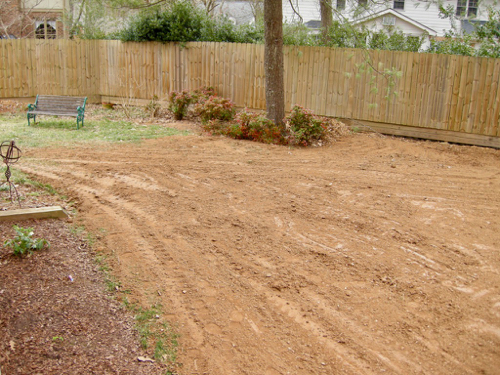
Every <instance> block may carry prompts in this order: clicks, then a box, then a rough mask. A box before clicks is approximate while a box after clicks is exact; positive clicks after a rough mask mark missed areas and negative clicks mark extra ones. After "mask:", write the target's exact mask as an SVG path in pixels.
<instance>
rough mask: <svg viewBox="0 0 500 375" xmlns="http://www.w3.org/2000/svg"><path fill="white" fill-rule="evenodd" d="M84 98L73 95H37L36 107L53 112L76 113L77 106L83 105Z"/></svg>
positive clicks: (39, 109) (38, 109)
mask: <svg viewBox="0 0 500 375" xmlns="http://www.w3.org/2000/svg"><path fill="white" fill-rule="evenodd" d="M85 99H86V98H84V97H74V96H55V95H38V97H37V102H36V109H37V111H46V112H54V113H76V109H77V108H78V106H80V107H84V106H85Z"/></svg>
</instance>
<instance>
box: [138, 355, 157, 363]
mask: <svg viewBox="0 0 500 375" xmlns="http://www.w3.org/2000/svg"><path fill="white" fill-rule="evenodd" d="M137 360H138V361H139V362H151V363H154V362H155V361H154V359H151V358H148V357H142V356H139V357H137Z"/></svg>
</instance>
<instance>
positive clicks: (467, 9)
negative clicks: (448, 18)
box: [456, 0, 478, 18]
mask: <svg viewBox="0 0 500 375" xmlns="http://www.w3.org/2000/svg"><path fill="white" fill-rule="evenodd" d="M477 3H478V0H457V10H456V15H457V16H460V17H467V18H469V17H476V16H477Z"/></svg>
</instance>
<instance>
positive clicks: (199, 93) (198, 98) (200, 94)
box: [191, 86, 217, 104]
mask: <svg viewBox="0 0 500 375" xmlns="http://www.w3.org/2000/svg"><path fill="white" fill-rule="evenodd" d="M211 96H217V92H216V91H215V89H214V88H213V87H211V86H205V87H200V88H199V89H196V90H194V91H192V92H191V97H192V98H193V103H198V104H201V103H204V102H205V101H206V100H208V98H210V97H211Z"/></svg>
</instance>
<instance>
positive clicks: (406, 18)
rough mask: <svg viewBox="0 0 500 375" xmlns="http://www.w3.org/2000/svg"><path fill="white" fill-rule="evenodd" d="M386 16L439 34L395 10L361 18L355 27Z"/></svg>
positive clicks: (430, 33)
mask: <svg viewBox="0 0 500 375" xmlns="http://www.w3.org/2000/svg"><path fill="white" fill-rule="evenodd" d="M386 15H392V16H394V17H396V18H399V19H400V20H402V21H404V22H407V23H409V24H411V25H413V26H414V27H416V28H418V29H421V30H422V31H425V32H427V33H429V35H437V34H438V33H437V31H436V30H434V29H431V28H430V27H428V26H425V25H424V24H423V23H420V22H418V21H415V20H414V19H413V18H410V17H408V16H406V15H404V14H402V13H400V12H398V11H396V10H394V9H385V10H382V11H380V12H377V13H373V14H370V15H369V16H367V17H363V18H360V19H358V20H355V21H354V22H353V23H354V24H355V25H359V24H362V23H365V22H367V21H373V20H375V19H377V18H380V17H383V16H386Z"/></svg>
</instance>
